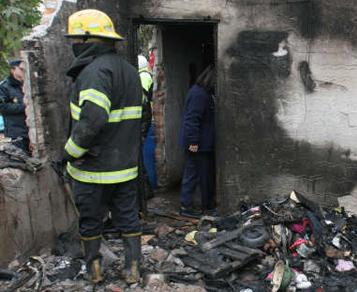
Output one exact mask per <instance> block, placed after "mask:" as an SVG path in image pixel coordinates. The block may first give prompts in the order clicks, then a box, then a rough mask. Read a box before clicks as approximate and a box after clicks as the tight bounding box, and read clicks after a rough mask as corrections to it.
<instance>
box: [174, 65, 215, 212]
mask: <svg viewBox="0 0 357 292" xmlns="http://www.w3.org/2000/svg"><path fill="white" fill-rule="evenodd" d="M214 81H215V70H214V67H213V66H212V65H210V66H209V67H207V68H206V69H205V70H204V71H203V72H202V73H201V75H200V76H199V77H198V78H197V81H196V83H195V84H194V85H193V86H192V87H191V89H190V90H189V92H188V95H187V97H186V101H185V108H184V113H183V120H182V125H181V131H180V144H181V145H182V147H183V148H184V150H185V155H186V162H185V168H184V173H183V178H182V184H181V209H180V214H181V215H182V216H187V217H199V216H200V215H201V214H202V212H203V213H205V214H207V215H215V214H216V209H215V207H216V206H215V198H214V189H215V185H214V181H215V162H214V160H215V159H214V141H215V139H214V131H215V122H214V98H213V90H214ZM197 184H198V185H199V187H200V191H201V209H202V211H196V210H194V209H193V206H192V205H193V203H192V195H193V193H194V191H195V189H196V186H197Z"/></svg>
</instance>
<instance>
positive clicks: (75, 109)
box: [70, 102, 81, 121]
mask: <svg viewBox="0 0 357 292" xmlns="http://www.w3.org/2000/svg"><path fill="white" fill-rule="evenodd" d="M70 107H71V116H72V119H73V120H75V121H79V117H80V115H81V108H80V107H79V106H76V105H75V104H74V103H73V102H71V103H70Z"/></svg>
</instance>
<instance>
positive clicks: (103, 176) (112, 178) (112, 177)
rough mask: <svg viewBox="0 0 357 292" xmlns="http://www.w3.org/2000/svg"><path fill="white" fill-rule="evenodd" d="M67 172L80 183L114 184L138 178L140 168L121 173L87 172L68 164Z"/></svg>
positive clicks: (125, 170)
mask: <svg viewBox="0 0 357 292" xmlns="http://www.w3.org/2000/svg"><path fill="white" fill-rule="evenodd" d="M67 171H68V173H69V174H70V176H71V177H72V178H73V179H75V180H78V181H81V182H85V183H95V184H114V183H121V182H126V181H129V180H133V179H135V178H136V177H137V176H138V167H137V166H136V167H133V168H129V169H124V170H119V171H107V172H95V171H85V170H80V169H78V168H75V167H73V166H72V165H71V164H70V163H69V162H68V163H67Z"/></svg>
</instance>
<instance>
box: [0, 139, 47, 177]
mask: <svg viewBox="0 0 357 292" xmlns="http://www.w3.org/2000/svg"><path fill="white" fill-rule="evenodd" d="M18 139H21V138H18ZM14 142H16V140H12V141H11V139H9V141H7V140H6V139H3V140H2V141H1V142H0V169H3V168H18V169H22V170H24V171H29V172H32V173H36V172H37V171H39V170H40V169H41V167H42V163H41V161H39V160H38V159H36V158H33V157H31V156H29V154H28V153H26V152H25V151H24V150H22V149H20V148H18V147H16V146H15V145H13V143H14Z"/></svg>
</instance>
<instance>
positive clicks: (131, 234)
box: [121, 232, 143, 237]
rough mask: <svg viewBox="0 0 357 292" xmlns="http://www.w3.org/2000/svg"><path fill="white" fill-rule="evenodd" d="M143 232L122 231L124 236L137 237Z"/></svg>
mask: <svg viewBox="0 0 357 292" xmlns="http://www.w3.org/2000/svg"><path fill="white" fill-rule="evenodd" d="M142 234H143V233H142V232H133V233H122V234H121V236H123V237H137V236H141V235H142Z"/></svg>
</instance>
